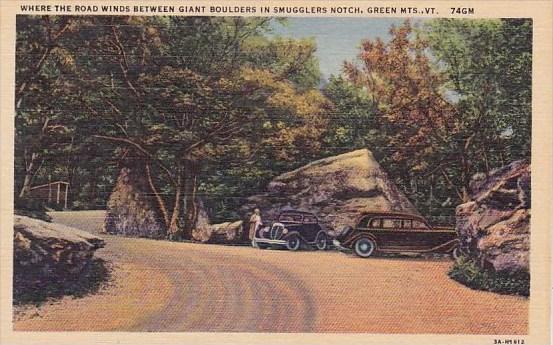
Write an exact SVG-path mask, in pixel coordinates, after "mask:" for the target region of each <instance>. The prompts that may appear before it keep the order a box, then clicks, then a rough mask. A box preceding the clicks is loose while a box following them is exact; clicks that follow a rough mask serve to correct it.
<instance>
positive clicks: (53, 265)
mask: <svg viewBox="0 0 553 345" xmlns="http://www.w3.org/2000/svg"><path fill="white" fill-rule="evenodd" d="M13 240H14V295H17V294H18V293H21V292H23V291H29V290H30V291H33V290H35V291H37V289H48V288H49V284H50V283H55V284H59V283H60V282H62V281H67V280H76V279H78V277H79V275H80V274H81V272H83V270H84V269H85V268H86V267H87V265H89V264H90V263H91V261H92V259H93V255H94V252H95V251H96V249H98V248H101V247H103V246H104V241H103V240H102V239H101V238H100V237H97V236H94V235H92V234H90V233H88V232H85V231H81V230H78V229H75V228H71V227H68V226H65V225H61V224H54V223H47V222H44V221H42V220H37V219H33V218H28V217H24V216H15V217H14V239H13Z"/></svg>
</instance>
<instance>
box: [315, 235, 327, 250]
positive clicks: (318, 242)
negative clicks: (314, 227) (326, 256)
mask: <svg viewBox="0 0 553 345" xmlns="http://www.w3.org/2000/svg"><path fill="white" fill-rule="evenodd" d="M315 246H316V247H317V249H318V250H326V249H327V248H328V235H327V234H326V233H325V232H323V231H321V232H319V233H318V234H317V237H315Z"/></svg>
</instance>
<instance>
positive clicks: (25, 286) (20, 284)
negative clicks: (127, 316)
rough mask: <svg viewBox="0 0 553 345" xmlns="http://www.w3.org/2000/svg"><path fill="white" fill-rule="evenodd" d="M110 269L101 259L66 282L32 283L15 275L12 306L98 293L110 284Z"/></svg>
mask: <svg viewBox="0 0 553 345" xmlns="http://www.w3.org/2000/svg"><path fill="white" fill-rule="evenodd" d="M111 272H112V267H111V265H110V264H109V263H108V262H107V261H105V260H102V259H98V258H96V259H94V260H93V261H91V263H90V264H89V265H88V266H87V267H85V268H84V270H83V271H82V272H81V273H80V274H76V275H74V276H72V277H68V278H67V279H65V280H61V281H60V280H58V279H48V277H45V276H41V277H36V278H35V279H34V280H32V278H31V279H29V277H24V276H23V274H24V272H17V270H15V271H14V280H13V287H14V290H13V304H14V305H16V306H17V305H25V304H34V305H37V306H38V305H40V304H42V303H44V302H45V301H47V300H56V299H60V298H62V297H64V296H73V297H74V298H80V297H84V296H86V295H89V294H93V293H96V292H98V291H99V290H100V289H101V288H103V287H105V286H107V285H109V284H110V282H111Z"/></svg>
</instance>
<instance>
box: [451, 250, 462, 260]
mask: <svg viewBox="0 0 553 345" xmlns="http://www.w3.org/2000/svg"><path fill="white" fill-rule="evenodd" d="M463 254H464V253H463V251H462V250H461V248H459V247H455V249H453V250H452V251H451V257H452V258H453V260H459V258H460V257H461V256H464V255H463Z"/></svg>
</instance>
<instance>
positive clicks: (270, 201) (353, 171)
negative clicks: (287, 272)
mask: <svg viewBox="0 0 553 345" xmlns="http://www.w3.org/2000/svg"><path fill="white" fill-rule="evenodd" d="M256 207H257V208H259V209H260V210H261V214H262V219H263V221H264V222H266V221H268V220H271V219H275V217H276V216H277V215H278V213H279V212H280V211H282V210H284V209H287V208H292V209H300V210H303V211H311V212H314V213H315V214H316V215H317V216H318V217H319V220H320V222H321V223H322V224H323V225H324V226H326V227H327V229H329V230H332V229H333V230H337V231H340V230H341V229H342V228H343V227H344V226H347V225H349V226H353V225H354V223H355V221H356V219H357V217H358V216H359V215H360V214H362V213H363V212H367V211H398V212H406V213H413V214H418V212H417V210H416V209H415V207H414V206H413V205H412V204H411V202H410V201H409V200H408V199H407V198H406V197H405V195H403V194H402V193H401V192H400V191H399V189H398V188H397V187H396V186H395V185H394V184H393V183H392V182H391V181H390V180H389V178H388V177H387V175H386V173H385V172H384V171H383V170H382V168H381V167H380V165H379V164H378V162H376V160H375V159H374V157H373V155H372V153H371V152H370V151H369V150H366V149H363V150H357V151H352V152H349V153H345V154H341V155H338V156H334V157H328V158H325V159H321V160H318V161H314V162H312V163H310V164H307V165H305V166H303V167H301V168H299V169H296V170H294V171H291V172H288V173H285V174H282V175H280V176H278V177H276V178H275V179H273V181H271V182H270V183H269V185H268V187H267V191H266V192H265V193H263V194H259V195H255V196H252V197H250V198H248V203H247V204H246V205H244V206H243V207H242V211H243V213H244V214H245V215H246V216H245V219H246V217H247V213H248V212H251V211H252V210H253V209H254V208H256Z"/></svg>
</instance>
